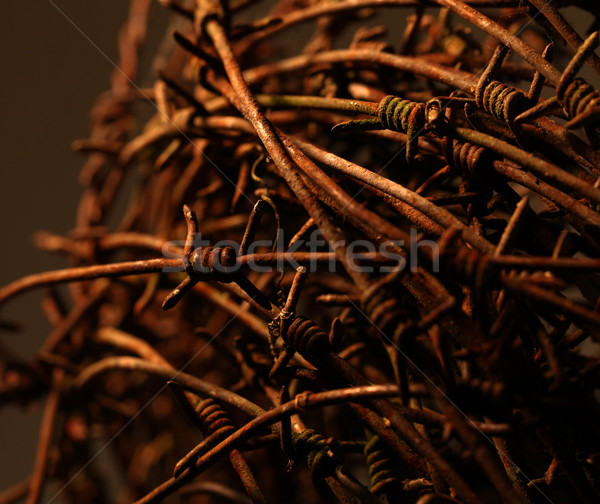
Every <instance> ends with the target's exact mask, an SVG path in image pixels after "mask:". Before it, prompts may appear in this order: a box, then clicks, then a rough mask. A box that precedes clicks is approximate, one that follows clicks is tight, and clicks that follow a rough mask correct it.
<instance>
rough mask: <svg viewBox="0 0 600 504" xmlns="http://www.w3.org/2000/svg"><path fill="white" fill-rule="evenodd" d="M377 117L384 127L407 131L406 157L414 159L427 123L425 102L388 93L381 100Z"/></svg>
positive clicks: (408, 159)
mask: <svg viewBox="0 0 600 504" xmlns="http://www.w3.org/2000/svg"><path fill="white" fill-rule="evenodd" d="M377 117H378V118H379V121H380V122H381V124H382V125H383V127H384V128H386V129H389V130H392V131H398V132H400V133H406V136H407V143H406V159H407V161H410V160H412V159H413V158H414V157H415V155H416V154H417V153H418V146H419V145H418V137H419V135H420V134H421V133H422V131H423V130H424V129H425V125H426V115H425V104H424V103H419V102H413V101H410V100H404V99H402V98H399V97H397V96H393V95H388V96H386V97H384V98H383V99H382V100H381V101H380V102H379V106H378V107H377Z"/></svg>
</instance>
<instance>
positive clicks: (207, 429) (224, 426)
mask: <svg viewBox="0 0 600 504" xmlns="http://www.w3.org/2000/svg"><path fill="white" fill-rule="evenodd" d="M196 412H197V413H198V418H199V419H200V422H201V423H202V427H203V430H204V433H205V435H206V436H212V435H215V434H216V435H218V436H219V437H223V438H224V437H225V436H229V435H230V434H231V433H233V432H234V431H235V426H234V425H233V422H232V421H231V419H230V418H229V415H228V414H227V412H226V411H225V410H224V409H223V406H221V405H220V404H219V403H218V402H216V401H215V400H214V399H212V398H207V399H203V400H202V401H200V402H199V403H198V405H197V406H196Z"/></svg>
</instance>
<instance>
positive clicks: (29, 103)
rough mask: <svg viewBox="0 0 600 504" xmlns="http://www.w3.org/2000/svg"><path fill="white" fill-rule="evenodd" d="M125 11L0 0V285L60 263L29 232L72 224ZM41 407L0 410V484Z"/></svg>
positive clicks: (30, 312) (19, 464)
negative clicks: (96, 106)
mask: <svg viewBox="0 0 600 504" xmlns="http://www.w3.org/2000/svg"><path fill="white" fill-rule="evenodd" d="M156 7H157V8H155V9H153V18H152V23H153V26H154V28H155V29H154V30H153V33H154V34H155V36H154V40H153V38H152V37H150V39H151V42H152V40H153V42H152V43H151V44H150V47H149V48H148V49H147V51H146V54H145V56H146V58H144V59H143V61H142V65H141V67H142V68H144V69H146V70H144V71H145V72H147V74H146V75H144V74H143V73H142V74H141V75H140V79H139V82H138V83H139V84H141V85H144V84H147V83H151V82H153V81H154V75H152V73H151V65H150V64H148V62H150V61H151V57H152V54H153V53H154V50H155V45H154V44H156V43H157V40H158V39H159V38H160V37H159V36H158V35H159V34H160V35H162V34H164V29H165V26H166V22H165V18H166V17H167V16H166V13H165V11H164V10H163V9H160V8H159V7H158V6H156ZM127 10H128V2H127V1H124V0H104V1H102V2H81V1H77V0H56V1H55V2H54V3H53V2H51V1H48V0H41V1H35V2H9V1H3V2H0V19H3V20H4V26H3V29H2V31H1V34H0V37H1V38H2V44H0V51H1V61H2V69H3V72H2V75H3V78H2V81H1V84H0V85H1V94H0V96H1V101H2V114H1V115H0V121H1V126H2V135H1V139H2V140H1V142H2V145H1V148H2V151H1V152H2V166H1V169H0V232H1V237H2V243H3V249H2V267H1V268H0V285H6V284H7V283H9V282H11V281H13V280H15V279H17V278H19V277H21V276H24V275H27V274H29V273H33V272H39V271H43V270H47V269H52V268H60V267H64V266H65V261H64V258H63V257H62V256H61V255H53V254H49V253H46V252H42V251H39V250H37V249H36V248H35V247H34V246H33V244H32V241H31V237H32V234H33V233H34V231H36V230H49V231H52V232H56V233H65V232H67V231H69V230H70V229H71V228H72V227H73V224H74V221H75V212H76V207H77V201H78V199H79V196H80V186H79V183H78V172H79V169H80V167H81V165H82V164H83V157H80V156H78V155H76V154H74V153H73V152H72V151H71V148H70V145H71V142H72V141H73V140H75V139H77V138H85V137H86V136H87V134H88V126H87V118H88V113H89V110H90V108H91V106H92V103H93V101H94V99H95V97H96V96H97V95H98V94H99V93H100V92H102V91H104V90H106V89H107V88H108V87H109V84H110V76H111V73H112V71H113V69H114V68H113V66H112V64H111V63H110V61H108V59H107V58H106V57H108V58H109V59H110V60H112V61H117V60H118V51H117V37H118V32H119V28H120V26H121V24H122V23H123V21H124V20H125V19H126V16H127ZM61 11H62V12H61ZM563 14H564V15H565V16H566V17H567V19H568V20H569V21H570V22H574V24H575V26H576V27H577V28H578V29H579V31H580V33H584V32H585V30H586V29H587V28H588V26H589V24H590V23H591V21H592V19H591V17H590V14H589V13H586V12H584V11H581V10H579V9H576V8H569V9H565V10H564V11H563ZM394 15H395V16H398V17H399V22H401V21H402V19H400V18H401V16H402V15H403V13H402V11H401V10H399V9H396V10H394ZM67 18H68V19H67ZM69 20H70V21H69ZM74 25H76V26H74ZM79 30H81V32H83V33H85V36H84V35H83V34H82V33H81V32H80V31H79ZM86 36H87V37H88V38H89V39H90V40H88V39H86ZM94 45H95V46H97V47H94ZM99 50H100V51H102V52H103V53H104V54H105V55H106V57H105V56H103V55H102V53H101V52H100V51H99ZM144 61H145V62H144ZM591 75H593V74H590V73H584V74H583V76H584V77H587V78H590V76H591ZM591 79H592V82H594V77H593V76H592V77H591ZM596 82H597V80H596ZM41 298H42V295H41V291H39V290H37V291H34V292H31V293H27V294H25V295H23V296H20V297H19V298H17V299H16V300H14V301H11V302H9V303H8V304H7V305H6V306H3V307H2V310H1V311H0V319H2V320H7V321H14V322H18V323H20V324H22V326H23V327H22V330H21V331H19V332H4V331H3V332H2V334H1V335H0V352H1V353H4V354H8V355H10V354H11V353H12V354H14V355H15V356H18V357H24V358H27V357H30V356H32V355H33V352H34V351H35V349H36V348H37V347H38V346H39V345H40V344H41V343H42V342H43V341H44V339H45V338H46V336H47V334H48V330H49V325H48V323H47V322H46V319H45V317H44V315H43V313H42V311H41V310H40V308H39V306H40V301H41ZM41 406H42V405H37V407H35V409H24V408H23V409H19V408H16V407H13V406H10V407H1V408H0V489H4V488H7V487H8V486H10V485H12V484H14V483H16V482H18V481H21V480H22V479H24V478H26V477H27V476H28V475H29V474H30V472H31V469H32V466H33V459H34V452H35V446H36V443H37V435H38V429H39V423H40V417H41V409H42V408H41Z"/></svg>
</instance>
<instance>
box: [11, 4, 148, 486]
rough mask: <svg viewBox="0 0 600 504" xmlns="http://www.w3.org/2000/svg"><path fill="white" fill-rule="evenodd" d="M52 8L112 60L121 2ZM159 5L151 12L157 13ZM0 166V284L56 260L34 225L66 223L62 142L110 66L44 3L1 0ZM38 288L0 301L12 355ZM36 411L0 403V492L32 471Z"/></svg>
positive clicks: (35, 339)
mask: <svg viewBox="0 0 600 504" xmlns="http://www.w3.org/2000/svg"><path fill="white" fill-rule="evenodd" d="M55 3H56V5H57V6H58V7H59V8H60V9H62V10H63V11H64V13H65V14H66V15H67V16H68V17H69V18H71V19H72V21H73V22H74V23H75V24H77V25H78V26H79V28H80V29H81V30H82V31H83V32H84V33H86V34H87V36H88V37H89V38H90V39H91V40H93V41H94V43H95V44H97V45H98V47H100V48H101V49H102V51H104V52H105V53H106V54H107V56H109V57H110V58H111V59H112V60H113V61H114V60H115V59H116V58H117V44H116V40H117V34H118V29H119V27H120V25H121V23H122V22H123V21H124V19H125V18H126V15H127V9H128V2H127V1H125V0H103V1H101V2H90V1H81V0H56V2H55ZM157 12H158V11H157ZM0 19H2V29H1V31H0V37H1V41H2V43H1V44H0V64H1V69H2V70H1V75H2V81H1V93H0V96H1V98H0V102H1V103H2V109H1V114H0V121H1V135H0V138H1V151H0V152H1V157H0V159H1V161H0V163H1V169H0V233H1V234H0V236H1V240H2V241H1V243H2V252H1V253H2V261H1V264H2V267H1V268H0V285H5V284H7V283H8V282H10V281H12V280H15V279H16V278H18V277H20V276H23V275H25V274H27V273H32V272H35V271H41V270H44V269H48V268H58V267H62V266H64V260H63V258H62V257H60V256H54V255H51V254H47V253H44V252H41V251H37V250H36V249H35V248H34V247H33V246H32V244H31V235H32V232H33V231H34V230H37V229H46V230H50V231H55V232H59V233H63V232H66V231H68V230H69V229H70V228H71V227H72V225H73V223H74V216H75V209H76V204H77V200H78V199H79V191H80V188H79V184H78V182H77V173H78V171H79V168H80V167H81V164H82V158H81V157H79V156H77V155H75V154H73V153H72V152H71V149H70V143H71V141H72V140H74V139H76V138H83V137H85V136H86V134H87V132H88V128H87V117H88V111H89V109H90V107H91V105H92V102H93V100H94V98H95V96H96V95H97V94H98V93H100V92H101V91H103V90H105V89H107V88H108V86H109V78H110V74H111V71H112V66H111V64H110V62H108V61H107V60H106V59H105V58H104V57H103V56H102V55H101V54H100V53H99V52H98V50H97V49H95V48H94V46H93V45H92V44H91V43H90V42H89V41H88V40H86V39H85V37H84V36H83V35H81V33H79V32H78V31H77V29H76V28H75V27H74V26H73V25H72V24H71V23H69V21H68V20H67V19H65V17H63V15H62V14H61V13H60V12H59V11H58V10H57V9H56V8H55V7H54V6H53V5H52V4H51V3H50V2H49V1H47V0H34V1H27V2H21V1H7V0H4V1H2V2H0ZM40 299H41V296H40V293H39V292H33V293H29V294H26V295H24V296H22V297H20V298H18V299H17V300H15V301H11V302H10V303H8V304H7V305H5V306H2V308H1V311H0V317H2V318H3V319H8V320H14V321H19V322H21V323H23V324H24V326H25V328H24V330H23V331H22V332H20V333H14V334H13V333H2V334H0V338H1V341H2V343H3V344H6V345H7V346H8V347H9V348H10V349H11V350H13V351H14V352H15V353H17V354H18V355H22V356H28V355H31V354H32V352H33V351H34V350H35V348H36V347H37V345H39V344H40V343H41V342H42V341H43V339H44V338H45V336H46V334H47V331H48V327H49V326H48V325H47V323H46V321H45V319H44V316H43V314H42V312H41V311H40V309H39V301H40ZM39 421H40V408H36V410H34V411H27V410H23V409H17V408H14V407H0V489H4V488H6V487H8V486H9V485H11V484H13V483H16V482H17V481H20V480H21V479H23V478H25V477H26V476H27V475H28V474H29V473H30V472H31V469H32V464H33V455H34V450H35V446H36V443H37V432H38V427H39Z"/></svg>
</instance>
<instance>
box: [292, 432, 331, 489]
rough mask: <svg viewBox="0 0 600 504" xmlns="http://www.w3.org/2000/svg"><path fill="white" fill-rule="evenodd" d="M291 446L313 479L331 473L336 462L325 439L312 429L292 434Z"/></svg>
mask: <svg viewBox="0 0 600 504" xmlns="http://www.w3.org/2000/svg"><path fill="white" fill-rule="evenodd" d="M292 444H293V446H294V452H295V454H296V456H297V457H302V458H303V459H304V460H306V465H307V466H308V469H309V470H310V472H311V475H312V476H313V478H314V477H316V476H319V477H322V476H324V475H326V474H328V473H329V472H331V471H332V469H333V466H334V465H335V464H336V463H337V461H336V460H335V459H334V458H333V457H332V455H333V454H332V453H331V450H330V448H329V444H328V443H327V439H326V438H325V436H323V435H322V434H319V433H318V432H317V431H316V430H314V429H305V430H303V431H302V432H300V433H293V434H292Z"/></svg>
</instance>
